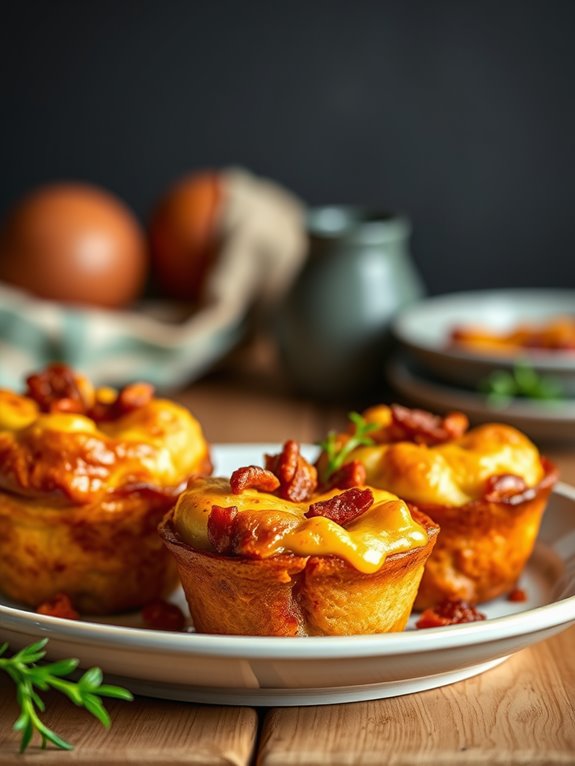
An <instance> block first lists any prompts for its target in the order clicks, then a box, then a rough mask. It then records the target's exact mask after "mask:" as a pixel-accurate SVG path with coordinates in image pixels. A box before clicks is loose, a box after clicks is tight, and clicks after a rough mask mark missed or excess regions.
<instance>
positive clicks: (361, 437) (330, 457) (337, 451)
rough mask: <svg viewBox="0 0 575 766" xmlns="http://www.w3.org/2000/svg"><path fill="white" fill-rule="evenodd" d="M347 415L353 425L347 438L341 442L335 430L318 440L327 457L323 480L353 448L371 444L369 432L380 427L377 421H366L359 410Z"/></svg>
mask: <svg viewBox="0 0 575 766" xmlns="http://www.w3.org/2000/svg"><path fill="white" fill-rule="evenodd" d="M347 417H348V419H349V420H351V422H352V423H353V424H354V426H355V431H354V433H353V434H351V435H350V437H349V438H348V439H346V440H345V441H344V442H342V441H341V440H340V439H339V437H338V434H337V432H336V431H330V432H329V433H328V435H327V437H326V438H325V439H324V440H323V441H321V442H319V446H320V447H321V449H322V450H323V451H324V452H325V454H326V457H327V464H326V466H325V468H324V470H323V472H322V473H323V475H322V480H323V481H324V482H325V481H326V480H327V479H329V477H330V476H331V475H332V474H334V473H335V472H336V471H338V470H339V469H340V468H341V467H342V465H343V464H344V463H345V461H346V458H347V457H348V456H349V455H350V453H351V452H353V450H354V449H356V448H357V447H369V446H370V445H372V444H373V439H372V438H371V437H370V436H369V434H370V433H371V432H372V431H377V429H378V428H379V427H380V426H379V425H378V424H377V423H368V422H367V420H366V419H365V418H364V417H363V416H362V415H360V414H359V412H349V413H348V415H347Z"/></svg>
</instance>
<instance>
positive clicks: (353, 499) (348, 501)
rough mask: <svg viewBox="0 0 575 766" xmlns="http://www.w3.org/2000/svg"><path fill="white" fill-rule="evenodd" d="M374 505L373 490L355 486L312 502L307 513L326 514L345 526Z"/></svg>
mask: <svg viewBox="0 0 575 766" xmlns="http://www.w3.org/2000/svg"><path fill="white" fill-rule="evenodd" d="M372 505H373V492H372V491H371V490H370V489H369V488H365V489H358V488H357V487H354V488H352V489H348V490H346V491H345V492H342V493H341V494H340V495H335V496H334V497H332V498H330V499H329V500H319V501H318V502H317V503H312V504H311V505H310V507H309V509H308V511H307V512H306V513H305V516H306V518H308V519H311V518H313V517H314V516H325V517H326V518H328V519H331V520H332V521H335V523H336V524H339V525H340V526H342V527H345V525H346V524H350V523H351V522H352V521H354V519H357V517H358V516H361V514H362V513H365V512H366V511H367V510H368V509H369V508H370V507H371V506H372Z"/></svg>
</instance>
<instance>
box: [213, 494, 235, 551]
mask: <svg viewBox="0 0 575 766" xmlns="http://www.w3.org/2000/svg"><path fill="white" fill-rule="evenodd" d="M237 515H238V509H237V507H236V506H235V505H231V506H226V507H223V506H221V505H212V510H211V512H210V515H209V516H208V541H209V543H210V545H211V546H212V548H214V550H216V551H217V552H218V553H231V552H232V533H233V527H234V519H235V518H236V516H237Z"/></svg>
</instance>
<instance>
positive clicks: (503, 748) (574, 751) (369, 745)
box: [257, 628, 575, 766]
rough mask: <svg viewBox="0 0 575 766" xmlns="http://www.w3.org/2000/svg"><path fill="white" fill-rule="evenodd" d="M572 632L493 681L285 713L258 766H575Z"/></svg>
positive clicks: (527, 653)
mask: <svg viewBox="0 0 575 766" xmlns="http://www.w3.org/2000/svg"><path fill="white" fill-rule="evenodd" d="M574 646H575V628H571V629H569V630H567V631H565V632H563V633H562V634H560V635H559V636H557V637H555V638H553V639H551V640H548V641H544V642H542V643H540V644H538V645H536V646H535V647H532V648H529V649H525V650H523V651H522V652H519V653H518V654H516V655H514V656H513V657H511V658H510V659H509V660H507V661H506V662H504V663H503V664H502V665H499V666H498V667H497V668H494V669H492V670H490V671H487V672H486V673H483V674H481V675H479V676H476V677H475V678H470V679H468V680H466V681H461V682H459V683H456V684H452V685H450V686H444V687H442V688H440V689H433V690H431V691H427V692H421V693H419V694H412V695H406V696H404V697H395V698H393V699H386V700H377V701H373V702H358V703H353V704H344V705H329V706H325V707H324V706H320V707H302V708H278V709H275V710H273V711H270V712H269V713H268V714H267V715H266V717H265V719H264V727H263V731H262V735H261V738H260V745H259V750H258V759H257V766H296V765H297V766H300V765H301V766H303V764H305V765H306V766H314V764H318V765H319V764H322V765H323V764H330V765H331V766H340V765H341V766H344V764H345V765H347V764H357V766H361V765H365V766H368V765H369V766H372V765H375V764H386V766H415V765H417V766H470V765H471V764H505V765H506V766H527V765H529V766H544V765H546V766H550V765H551V764H573V763H575V710H574V708H573V701H574V700H575V651H574V649H573V647H574Z"/></svg>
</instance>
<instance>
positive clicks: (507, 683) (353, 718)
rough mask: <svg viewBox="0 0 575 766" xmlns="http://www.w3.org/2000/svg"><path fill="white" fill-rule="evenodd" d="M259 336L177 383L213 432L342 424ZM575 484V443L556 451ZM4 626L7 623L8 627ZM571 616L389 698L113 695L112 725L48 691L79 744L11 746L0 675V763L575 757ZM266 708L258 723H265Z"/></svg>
mask: <svg viewBox="0 0 575 766" xmlns="http://www.w3.org/2000/svg"><path fill="white" fill-rule="evenodd" d="M266 359H267V358H266V357H265V350H264V355H263V356H262V351H261V348H260V347H259V346H257V345H256V346H255V347H252V348H250V349H248V353H245V350H242V351H241V353H239V354H238V355H237V358H234V357H233V355H232V358H231V359H230V360H228V362H226V363H225V364H224V365H223V366H221V367H220V368H219V369H217V370H215V371H214V372H213V373H212V374H210V375H209V376H208V377H206V378H204V379H203V380H201V381H199V382H197V383H195V384H194V385H192V386H190V387H189V388H188V389H187V390H185V391H182V392H179V393H178V394H177V395H175V398H177V399H178V400H179V401H181V402H183V403H184V404H186V405H187V406H188V407H190V409H191V410H192V411H193V412H194V414H196V415H197V417H198V418H200V420H201V421H202V424H203V426H204V429H205V432H206V435H207V437H208V439H209V440H210V441H212V442H221V443H226V442H228V443H233V442H236V443H237V442H247V443H249V442H252V443H253V442H281V441H284V440H285V439H286V438H295V439H298V440H300V441H306V442H314V441H316V440H318V439H320V438H322V437H323V436H325V433H326V432H327V430H328V429H329V428H340V427H341V426H342V425H343V423H344V422H345V415H346V409H347V408H343V407H333V406H327V405H319V404H317V403H315V404H312V403H311V402H309V401H307V400H306V399H304V398H302V397H298V396H297V395H294V393H293V392H291V391H290V390H289V386H288V385H287V384H286V382H285V381H283V380H282V378H281V375H278V373H277V367H276V366H275V365H273V364H272V365H270V364H268V362H267V361H266ZM548 455H549V457H551V458H552V459H553V460H554V461H555V462H556V463H557V465H558V467H559V469H560V472H561V478H562V479H563V480H564V481H567V482H570V483H573V484H575V447H574V448H571V449H570V448H561V449H558V448H555V449H553V450H551V451H548ZM1 638H2V626H1V624H0V640H1ZM574 647H575V628H571V629H569V630H567V631H565V632H563V633H561V634H560V635H558V636H555V637H554V638H551V639H549V640H547V641H544V642H541V643H539V644H537V645H535V646H532V647H530V648H528V649H524V650H523V651H521V652H519V653H517V654H516V655H514V656H513V657H511V658H510V659H508V660H507V661H505V662H504V663H503V664H501V665H499V666H498V667H496V668H494V669H492V670H490V671H488V672H485V673H483V674H481V675H479V676H476V677H475V678H470V679H467V680H465V681H461V682H459V683H456V684H452V685H450V686H445V687H442V688H441V689H434V690H430V691H427V692H422V693H419V694H413V695H406V696H403V697H396V698H393V699H384V700H377V701H372V702H360V703H353V704H343V705H329V706H317V707H301V708H277V709H270V710H261V711H256V710H254V709H251V708H241V707H217V706H201V705H194V704H187V703H177V702H167V701H162V700H150V699H145V698H136V700H135V701H134V702H132V703H123V702H117V701H110V702H109V703H108V707H109V709H110V712H111V715H112V721H113V724H112V728H111V730H109V731H107V730H105V729H103V728H102V726H101V725H100V724H99V723H98V722H97V721H95V720H93V719H92V718H91V717H90V716H89V715H88V714H87V713H86V712H85V711H84V710H79V709H76V708H74V706H73V705H71V703H69V702H68V701H66V700H64V699H62V698H61V697H59V696H56V695H52V696H50V698H49V700H48V711H47V713H46V720H47V722H48V723H49V725H52V726H53V727H54V729H55V730H56V731H58V733H60V734H61V735H62V736H64V737H65V738H67V739H69V740H71V741H72V742H73V743H74V744H75V749H74V750H73V751H72V752H71V753H64V752H62V751H60V750H55V749H53V748H49V749H48V750H46V751H41V750H40V749H39V748H37V747H35V748H31V749H30V750H29V752H28V753H27V754H25V755H23V756H20V755H18V754H17V747H18V740H19V737H18V735H17V734H16V733H15V732H13V731H11V726H12V723H13V721H14V720H15V718H16V715H17V710H16V703H15V701H14V694H13V687H11V685H10V682H8V681H7V680H6V679H4V680H2V679H1V678H0V766H4V765H5V764H24V763H35V764H38V766H41V765H42V764H43V763H51V764H54V763H57V764H66V763H67V762H70V763H71V762H74V763H81V764H84V765H85V766H91V764H96V763H105V764H111V765H112V766H116V764H120V763H124V762H127V763H143V764H167V763H170V764H186V763H192V764H193V763H202V764H206V765H207V766H212V764H233V765H234V766H235V765H237V766H244V765H245V766H248V764H257V766H281V765H282V764H286V766H287V765H288V764H290V765H291V764H310V765H312V764H326V763H329V764H335V765H337V764H342V765H343V764H381V763H385V764H388V765H389V766H411V765H412V764H414V765H415V764H424V765H425V766H431V765H432V764H433V766H435V765H437V766H441V765H442V764H448V765H449V766H456V765H459V764H461V766H464V765H465V766H467V765H471V764H474V765H475V766H477V765H478V764H510V765H511V766H519V765H521V766H524V765H526V764H530V765H533V766H543V765H544V764H548V765H554V764H575V710H574V700H575V648H574ZM258 720H259V721H260V728H258Z"/></svg>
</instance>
